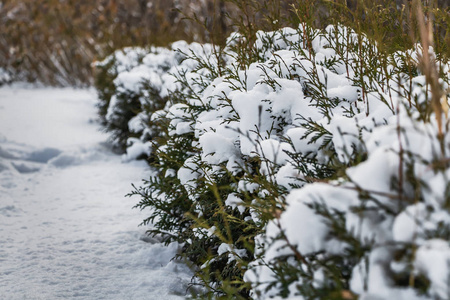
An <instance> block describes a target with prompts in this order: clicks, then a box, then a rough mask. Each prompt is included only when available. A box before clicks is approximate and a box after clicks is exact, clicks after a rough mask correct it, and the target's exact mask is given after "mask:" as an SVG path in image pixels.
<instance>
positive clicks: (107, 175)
mask: <svg viewBox="0 0 450 300" xmlns="http://www.w3.org/2000/svg"><path fill="white" fill-rule="evenodd" d="M94 104H95V93H94V92H93V91H92V90H74V89H70V88H66V89H50V88H30V87H24V86H18V85H16V86H12V87H2V88H1V89H0V295H1V298H2V299H12V300H14V299H72V298H76V299H184V296H185V294H186V286H187V284H188V283H189V281H190V278H191V272H190V271H189V270H188V268H187V267H186V266H184V265H182V264H179V263H176V262H172V261H171V258H172V257H173V256H174V255H175V253H176V251H177V250H178V247H177V245H176V244H172V245H171V246H169V247H165V246H163V245H162V244H160V243H159V241H158V240H157V239H149V238H146V237H145V231H146V228H144V227H140V228H138V227H137V225H138V224H139V223H140V222H141V220H142V219H143V215H142V213H140V212H139V211H138V210H132V209H131V207H132V206H133V205H134V202H135V200H134V199H130V198H125V197H124V195H125V194H127V193H128V192H130V191H131V189H132V187H131V185H130V183H132V182H134V183H139V181H140V180H141V179H142V178H144V177H145V176H148V173H147V171H146V165H145V163H144V162H136V161H133V162H130V163H123V162H122V160H121V158H120V157H119V156H117V155H114V154H112V153H111V152H110V150H109V147H108V145H107V143H105V141H106V138H107V137H106V135H104V134H103V133H101V132H100V131H99V126H98V124H96V122H95V121H94V120H95V119H96V111H95V107H94ZM143 240H146V241H147V242H144V241H143Z"/></svg>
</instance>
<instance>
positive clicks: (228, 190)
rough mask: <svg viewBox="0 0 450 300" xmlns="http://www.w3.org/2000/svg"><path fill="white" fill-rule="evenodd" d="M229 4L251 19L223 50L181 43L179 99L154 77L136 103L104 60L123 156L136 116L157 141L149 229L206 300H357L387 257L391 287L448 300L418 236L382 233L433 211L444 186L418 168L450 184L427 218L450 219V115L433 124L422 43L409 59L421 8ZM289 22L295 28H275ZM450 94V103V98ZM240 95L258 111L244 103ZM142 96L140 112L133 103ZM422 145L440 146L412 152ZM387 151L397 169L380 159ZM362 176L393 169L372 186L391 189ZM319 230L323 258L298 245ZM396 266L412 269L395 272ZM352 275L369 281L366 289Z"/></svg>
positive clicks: (440, 55) (147, 195) (241, 22)
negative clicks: (423, 263) (421, 253)
mask: <svg viewBox="0 0 450 300" xmlns="http://www.w3.org/2000/svg"><path fill="white" fill-rule="evenodd" d="M230 2H231V3H232V4H234V5H236V7H237V8H238V10H239V11H240V12H242V14H240V15H239V16H240V17H238V18H235V19H234V22H235V23H236V25H237V27H238V28H240V29H241V30H240V32H239V33H235V34H233V35H232V36H231V37H230V38H229V39H228V40H227V44H226V45H225V47H221V48H219V47H216V46H214V45H212V46H211V45H205V46H204V47H203V48H202V49H203V50H201V51H197V50H198V49H197V50H193V49H194V48H195V47H196V46H197V45H193V46H191V48H188V49H181V50H178V54H179V55H180V57H182V59H180V60H179V61H178V62H177V63H178V64H183V63H185V65H183V67H180V68H179V72H178V73H176V74H174V76H176V80H177V84H178V87H177V88H176V89H173V90H170V92H169V93H167V94H164V95H163V94H162V93H161V90H162V89H161V88H160V87H158V86H154V85H152V82H151V81H147V82H145V81H143V82H141V83H140V89H139V91H138V94H136V93H134V94H133V93H131V92H130V91H129V90H127V91H126V93H124V92H123V91H120V90H119V89H120V85H116V84H114V85H111V81H112V80H113V79H114V78H115V77H116V76H117V75H118V74H117V72H116V71H112V72H110V71H107V70H108V69H111V68H112V66H113V64H112V65H110V63H109V62H107V63H104V64H103V65H102V66H101V67H100V68H103V67H104V68H105V70H101V72H100V73H99V74H100V77H101V78H100V80H99V84H100V85H101V86H102V87H101V88H100V91H101V93H100V95H101V97H102V101H103V104H101V106H100V111H101V114H103V115H104V116H106V115H107V114H108V108H107V107H109V106H110V103H111V98H112V97H115V99H116V100H115V101H119V102H120V103H121V104H120V105H116V106H115V107H116V108H117V109H118V111H119V112H120V113H118V116H119V117H120V118H121V119H120V121H119V122H118V123H117V124H116V123H113V122H111V124H107V126H116V127H109V128H108V129H109V130H110V131H111V132H112V133H113V134H115V131H114V130H116V129H117V130H118V131H117V135H116V139H117V140H118V141H119V144H121V145H122V147H124V145H125V142H126V137H130V136H131V137H133V135H132V133H130V131H129V130H128V127H126V126H125V125H127V124H128V122H129V121H130V119H131V118H132V117H134V116H136V115H137V114H138V113H142V114H143V115H144V116H147V118H146V120H147V123H146V128H147V129H150V130H147V131H146V132H147V133H150V134H147V135H142V133H141V132H140V133H138V135H136V137H139V138H141V139H143V141H149V140H150V141H152V144H153V146H152V153H151V155H150V159H149V164H150V166H151V168H152V170H153V171H154V173H153V174H152V176H151V177H150V178H149V179H147V180H145V181H144V182H143V184H142V186H140V187H135V190H134V191H133V192H132V193H131V194H130V195H137V196H139V197H140V201H139V203H138V204H137V205H136V207H137V208H140V209H145V210H146V211H148V213H149V217H148V218H147V219H145V220H144V222H143V224H144V225H150V229H149V232H148V233H149V234H158V235H161V236H163V237H164V239H165V242H166V243H170V242H179V243H181V244H182V250H181V252H180V253H179V254H178V256H177V257H178V258H180V259H187V260H189V261H190V262H191V263H192V265H193V267H194V270H195V277H196V278H197V279H196V281H194V285H196V284H199V285H201V286H202V287H203V288H204V291H205V292H204V294H202V295H200V296H199V297H200V298H205V299H215V298H219V299H236V298H237V299H241V298H242V299H248V298H250V297H255V298H258V297H260V298H261V299H265V298H269V297H282V298H289V297H294V296H302V297H304V298H305V299H356V298H357V294H360V295H366V294H365V293H367V286H368V285H369V284H370V282H369V279H368V277H369V275H368V274H369V272H370V268H376V267H379V265H377V263H379V261H382V263H381V264H382V268H387V269H388V270H389V271H388V272H387V273H386V274H385V277H389V280H391V281H392V285H393V286H395V287H399V288H404V290H406V288H409V289H410V291H411V293H416V292H419V293H424V294H427V295H431V296H436V295H438V293H439V291H438V292H436V290H435V289H434V287H433V284H432V280H431V279H430V277H429V276H428V277H427V276H426V274H425V273H426V272H424V271H423V270H419V269H420V268H418V267H417V266H416V265H418V264H419V263H418V262H416V261H415V254H416V250H417V251H418V249H419V246H420V244H418V243H416V240H413V241H410V242H401V241H398V240H393V239H389V238H386V239H385V240H383V237H382V238H379V237H378V236H377V234H379V232H378V230H382V229H383V230H384V229H385V228H386V227H392V225H393V224H394V222H395V221H396V220H397V219H398V218H402V217H404V214H406V213H405V212H406V211H407V210H408V209H411V210H413V209H417V210H418V211H419V212H420V213H422V211H421V210H420V209H422V206H421V205H423V207H427V206H426V205H425V203H427V205H429V202H430V198H432V197H434V196H430V195H432V189H433V188H432V187H430V186H428V183H427V182H426V180H425V179H423V178H421V174H426V175H427V176H429V178H434V179H433V180H442V181H443V182H444V185H446V186H447V187H446V189H445V191H444V193H443V194H444V195H443V196H442V197H443V199H444V200H443V201H441V202H439V203H437V204H435V206H434V207H433V208H432V209H431V211H430V212H429V214H428V215H427V216H428V217H429V216H431V214H432V213H434V212H436V213H437V212H439V211H444V212H448V209H449V203H450V200H449V199H448V194H449V190H450V188H448V186H450V185H448V182H449V179H448V158H447V156H448V151H449V150H448V137H446V136H448V120H447V119H446V120H444V121H445V122H446V123H445V122H444V123H445V124H444V125H445V126H442V127H439V126H438V125H436V124H437V123H438V122H437V120H438V116H439V110H438V109H437V108H435V107H433V105H431V104H430V98H431V96H432V95H430V93H431V94H432V93H433V92H434V91H430V86H431V85H430V79H429V78H428V77H427V76H425V75H424V74H425V73H426V72H425V71H426V70H424V68H423V66H422V63H423V56H425V55H424V51H423V49H421V47H420V46H414V47H415V48H414V49H413V50H405V49H406V48H408V47H410V46H413V45H414V43H415V42H417V40H416V38H415V36H416V35H415V34H417V32H418V29H420V28H417V26H418V25H417V24H415V23H414V21H412V20H411V19H408V18H411V16H410V15H411V14H413V15H414V14H415V12H414V10H413V8H412V7H409V6H402V7H399V8H397V7H396V6H395V3H393V2H389V1H387V2H386V1H382V0H380V1H374V2H373V3H372V4H369V3H367V2H365V1H356V2H354V4H355V5H354V6H353V5H350V6H349V7H347V5H344V4H343V2H342V3H341V1H334V3H330V2H329V1H312V0H311V1H298V3H292V4H293V5H292V6H290V10H287V11H286V10H284V8H283V5H281V4H280V3H279V2H277V1H234V0H233V1H230ZM381 4H386V5H385V6H381ZM430 10H431V8H430ZM436 12H437V13H436V16H437V17H436V18H437V19H438V20H440V21H437V22H436V28H439V30H440V31H439V32H440V35H439V34H438V35H439V37H435V39H436V47H435V51H436V52H437V53H436V59H444V60H441V61H440V63H441V67H440V68H438V70H437V72H438V73H439V78H440V80H441V81H440V82H441V86H440V87H441V88H444V87H447V89H448V84H449V78H448V74H446V73H445V72H444V70H447V71H448V68H447V69H445V68H446V67H444V66H445V65H446V64H447V63H448V62H447V61H446V60H445V57H446V55H447V54H446V53H445V51H447V50H445V49H447V48H446V46H445V43H444V42H443V40H442V37H443V36H444V37H445V36H446V34H447V33H446V29H443V24H444V23H443V22H444V21H443V20H444V19H445V18H446V17H444V16H443V15H440V11H436ZM266 13H267V14H266ZM261 15H265V16H266V17H263V16H261ZM326 20H328V22H331V25H330V26H325V25H328V24H326V23H325V22H326ZM286 23H287V24H290V25H292V24H294V25H296V26H294V28H295V29H292V28H283V29H280V30H277V29H278V28H279V26H281V25H285V24H286ZM341 24H346V25H350V27H346V26H342V25H341ZM380 24H381V25H380ZM313 25H315V26H316V27H314V26H313ZM374 25H376V26H374ZM439 26H442V28H441V27H439ZM317 27H321V28H322V29H316V28H317ZM258 29H265V30H272V31H268V32H263V31H258ZM442 34H444V35H442ZM417 36H418V35H417ZM406 37H408V38H406ZM410 37H412V39H410ZM444 40H445V39H444ZM399 50H402V51H399ZM431 57H432V59H434V58H433V56H431ZM433 63H435V61H433ZM138 65H139V63H138ZM187 66H188V67H187ZM160 69H164V72H167V69H165V67H161V66H160ZM255 74H256V75H255ZM254 78H256V79H257V80H255V79H254ZM342 78H345V81H342V85H338V88H347V89H348V90H347V91H348V92H346V93H342V94H340V93H336V90H333V88H332V86H333V85H332V84H335V83H336V82H335V81H339V80H341V79H342ZM435 80H437V78H435ZM290 89H291V90H290ZM261 91H263V92H261ZM286 91H289V93H288V92H286ZM293 91H295V95H296V98H295V99H294V101H295V103H296V104H299V103H300V104H304V106H302V109H303V110H298V111H296V113H295V114H290V110H294V109H293V108H292V107H293V105H292V106H288V105H286V106H285V107H283V108H282V109H280V105H281V104H279V103H280V102H282V101H281V100H286V99H284V98H283V96H280V95H285V96H286V97H288V96H289V95H292V94H293ZM258 92H260V94H257V93H258ZM283 92H286V93H285V94H283ZM255 94H257V95H258V97H253V96H254V95H255ZM442 95H443V96H444V98H443V99H444V101H443V104H442V107H441V109H444V107H445V105H444V103H446V102H445V100H446V98H445V97H447V96H448V90H447V92H442ZM243 99H244V100H248V102H251V101H254V103H256V104H255V105H254V107H251V106H245V105H244V104H242V103H244V101H243ZM280 99H281V100H280ZM130 101H135V103H140V104H139V105H137V107H136V108H135V107H133V105H131V102H130ZM239 101H242V102H240V103H239ZM239 105H242V107H244V108H245V109H242V107H240V106H239ZM277 105H278V107H277ZM447 105H448V104H447ZM281 106H282V105H281ZM252 109H253V110H252ZM254 109H257V118H255V120H256V119H257V120H256V121H255V120H252V119H251V117H252V114H255V112H256V110H254ZM122 112H125V113H123V114H121V113H122ZM127 113H128V114H127ZM441 115H444V114H443V113H442V114H441ZM396 118H397V119H396ZM106 119H107V118H106V117H105V120H106ZM249 120H250V121H249ZM349 120H351V121H349ZM110 121H111V120H106V122H110ZM215 121H216V122H215ZM252 122H253V123H252ZM349 122H351V123H349ZM396 122H397V123H396ZM348 124H350V126H347V125H348ZM446 126H447V127H446ZM125 127H126V128H125ZM438 127H439V128H440V129H439V130H440V133H439V134H436V132H438V131H439V130H437V128H438ZM127 130H128V131H127ZM224 132H226V133H224ZM119 134H123V137H122V136H120V135H119ZM139 134H141V135H139ZM224 136H225V137H226V138H223V137H224ZM207 138H211V140H212V141H213V142H211V141H210V142H209V143H208V142H206V141H205V139H207ZM218 138H221V139H218ZM383 138H386V140H383ZM416 139H418V140H420V141H421V142H422V143H424V144H428V143H429V144H430V145H432V150H430V151H428V150H429V149H428V148H427V149H426V151H428V152H426V154H420V153H417V152H415V149H414V147H415V146H413V145H414V143H413V142H412V141H415V140H416ZM229 140H232V142H231V143H228V142H229ZM410 142H411V144H410ZM220 143H223V145H222V146H223V147H224V148H226V147H228V148H230V149H231V150H229V151H228V152H226V155H228V157H221V156H220V155H221V149H220V146H221V145H216V144H220ZM386 143H389V144H387V145H386ZM211 144H213V146H214V147H211V149H213V150H209V149H208V146H210V145H211ZM230 144H231V145H230ZM383 147H384V148H383ZM379 149H384V150H383V151H385V152H383V155H384V156H385V157H386V161H387V163H386V162H384V161H379V162H378V163H377V162H376V161H375V158H374V157H376V155H379V152H380V151H381V150H379ZM377 151H378V152H377ZM374 161H375V163H374ZM365 168H367V170H368V171H367V172H368V173H370V172H372V171H373V174H375V175H376V174H383V177H382V178H379V177H376V178H374V180H378V181H379V182H381V183H386V185H385V186H382V184H381V183H379V182H378V181H377V182H374V183H373V185H374V186H375V187H377V188H379V189H372V187H371V186H369V187H368V186H367V182H366V181H364V180H367V178H363V176H358V177H356V178H355V177H353V175H352V174H354V173H355V172H360V173H358V174H366V176H367V173H364V172H363V171H364V170H365ZM382 168H385V169H382ZM380 169H381V171H380ZM286 170H287V171H286ZM283 172H289V175H283V174H284V173H283ZM383 172H384V173H383ZM371 175H372V174H369V176H371ZM375 175H374V176H375ZM441 177H442V178H441ZM427 178H428V177H427ZM436 178H437V179H436ZM380 186H381V187H380ZM439 188H440V187H439ZM309 192H310V193H309ZM299 203H301V204H302V205H300V204H299ZM297 215H298V218H299V220H297V221H298V222H301V221H302V218H305V219H307V218H309V217H310V218H311V219H310V221H311V224H306V226H311V228H295V226H296V225H292V223H289V222H288V221H286V220H291V219H289V218H293V217H295V216H297ZM427 221H428V219H427ZM398 222H400V221H398ZM301 224H303V225H305V224H304V223H301ZM446 224H447V223H445V222H444V221H443V222H441V223H439V224H437V225H436V226H435V227H433V228H432V229H431V230H429V231H427V232H426V233H425V236H426V237H425V242H429V240H431V239H441V240H444V241H448V238H449V233H448V230H446ZM363 225H364V226H365V227H364V226H363ZM323 226H325V227H323ZM433 226H434V225H433ZM293 228H294V229H293ZM317 228H323V229H321V230H322V231H320V230H319V231H318V237H312V238H311V239H314V240H315V239H317V240H320V246H317V249H312V250H311V249H308V248H306V250H305V248H302V247H306V246H304V245H303V244H301V243H300V242H298V241H297V242H293V241H292V240H295V239H296V238H297V237H298V235H300V234H301V233H303V232H307V231H308V230H311V231H312V232H314V231H315V230H316V229H317ZM367 228H369V229H370V228H372V229H373V230H374V231H376V233H374V234H372V233H371V232H365V231H364V230H366V231H367ZM380 228H381V229H380ZM389 229H390V228H389ZM297 231H298V232H297ZM322 233H323V236H321V234H322ZM297 234H298V235H297ZM389 234H391V233H389ZM391 235H392V234H391ZM380 239H381V241H380ZM302 242H303V243H304V244H305V245H308V243H309V242H310V241H305V240H302ZM311 243H312V242H311ZM302 249H303V250H304V251H303V250H302ZM422 250H423V249H422ZM377 251H385V252H386V253H388V254H387V255H385V257H389V258H388V259H386V258H385V257H381V256H377V255H378V252H377ZM374 257H375V258H374ZM380 257H381V258H380ZM391 258H392V259H391ZM377 259H378V260H379V261H377ZM396 263H398V265H399V266H400V267H401V268H397V269H394V268H392V269H389V268H391V264H392V265H395V264H396ZM355 270H356V271H355ZM357 271H358V272H360V273H361V274H363V275H361V278H359V277H356V275H355V274H354V273H355V272H357ZM252 274H253V275H252ZM383 274H384V273H383ZM354 278H357V279H358V280H359V279H361V280H362V281H363V283H362V284H361V286H362V287H361V288H359V289H358V288H356V287H355V285H354V283H352V279H353V280H356V279H354ZM408 292H409V291H408ZM367 297H370V295H368V296H367Z"/></svg>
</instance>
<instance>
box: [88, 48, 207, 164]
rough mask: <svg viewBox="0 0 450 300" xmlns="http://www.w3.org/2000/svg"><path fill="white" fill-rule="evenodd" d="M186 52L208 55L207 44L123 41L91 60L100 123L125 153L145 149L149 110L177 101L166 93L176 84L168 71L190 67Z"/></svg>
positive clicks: (142, 152)
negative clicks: (118, 47)
mask: <svg viewBox="0 0 450 300" xmlns="http://www.w3.org/2000/svg"><path fill="white" fill-rule="evenodd" d="M191 54H195V55H206V56H210V55H211V46H209V45H200V44H197V43H192V44H190V45H189V44H187V43H186V42H184V41H179V42H176V43H173V44H172V46H171V48H170V49H168V48H162V47H151V48H150V49H143V48H139V47H135V48H132V47H129V48H124V49H122V50H118V51H116V52H115V53H114V54H112V55H110V56H108V57H107V58H106V59H104V60H103V61H101V62H97V63H96V64H95V67H96V73H97V76H96V80H95V81H96V82H95V83H96V88H97V90H98V94H99V99H100V102H99V104H98V107H99V114H100V117H101V120H102V124H103V126H104V128H105V130H106V131H108V132H109V133H110V134H111V142H112V143H113V145H114V146H115V147H117V148H118V149H119V150H121V151H125V149H126V150H127V154H126V155H125V156H126V158H127V159H136V158H138V157H141V156H148V155H149V154H150V151H151V147H150V143H149V141H150V140H152V139H153V138H154V137H155V136H158V135H159V133H158V132H155V128H154V127H155V126H156V125H155V124H153V123H152V120H151V119H152V114H153V113H154V112H156V111H158V110H161V109H165V108H166V109H167V107H168V106H170V105H172V104H174V102H176V101H177V100H176V99H174V97H169V94H174V93H175V91H178V90H180V89H182V87H180V85H179V84H178V83H177V82H176V77H175V76H174V74H178V72H183V71H184V70H191V69H192V68H193V64H192V62H190V60H189V59H188V56H189V55H191ZM167 102H169V103H167Z"/></svg>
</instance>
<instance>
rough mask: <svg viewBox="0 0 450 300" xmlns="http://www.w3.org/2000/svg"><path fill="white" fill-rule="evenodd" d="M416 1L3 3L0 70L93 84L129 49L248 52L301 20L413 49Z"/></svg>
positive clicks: (439, 44)
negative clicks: (104, 64) (101, 69)
mask: <svg viewBox="0 0 450 300" xmlns="http://www.w3.org/2000/svg"><path fill="white" fill-rule="evenodd" d="M410 2H411V0H0V24H1V27H0V68H3V69H4V70H7V71H8V72H9V73H10V75H11V76H12V77H13V78H14V79H16V80H26V81H30V82H36V81H39V82H42V83H44V84H49V85H75V86H83V85H90V84H91V83H92V77H93V70H92V62H93V61H95V60H99V59H102V58H104V57H105V56H107V55H109V54H111V53H112V52H113V51H114V50H117V49H121V48H123V47H125V46H150V45H156V46H166V45H168V44H170V43H171V42H173V41H176V40H180V39H182V40H186V41H188V42H191V41H197V42H213V43H215V44H219V45H220V44H223V43H224V42H225V40H226V37H227V35H228V34H229V33H230V32H232V31H236V30H239V31H240V32H241V33H243V34H244V35H245V36H246V37H247V42H248V45H247V46H248V47H250V48H251V43H252V41H253V40H254V34H255V32H256V31H257V30H259V29H262V30H275V29H278V28H280V27H283V26H296V25H297V24H298V23H300V22H308V23H312V24H313V25H314V26H316V27H325V26H326V25H328V24H330V23H336V22H339V23H342V24H344V25H349V26H351V27H353V28H354V29H356V30H357V31H358V32H360V31H362V32H365V33H366V34H368V35H369V37H371V38H374V39H375V40H376V41H378V42H379V43H381V44H382V45H383V46H385V48H386V50H387V51H388V52H391V51H395V50H399V49H404V48H407V47H410V46H411V45H412V44H413V43H414V42H416V41H417V40H418V35H417V34H415V32H416V29H415V25H414V16H413V15H414V13H415V12H414V11H413V10H412V9H411V7H410ZM424 2H426V3H425V4H427V5H426V7H427V10H428V11H433V13H434V14H433V18H434V19H435V22H434V24H435V25H434V26H435V29H434V30H435V33H436V34H435V46H436V48H437V50H438V51H437V52H438V53H439V54H440V55H445V56H446V57H449V56H450V55H449V53H450V52H449V49H450V35H449V32H448V28H447V27H448V24H449V23H450V13H449V9H448V6H449V4H448V2H449V1H448V0H437V1H428V0H425V1H424Z"/></svg>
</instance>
